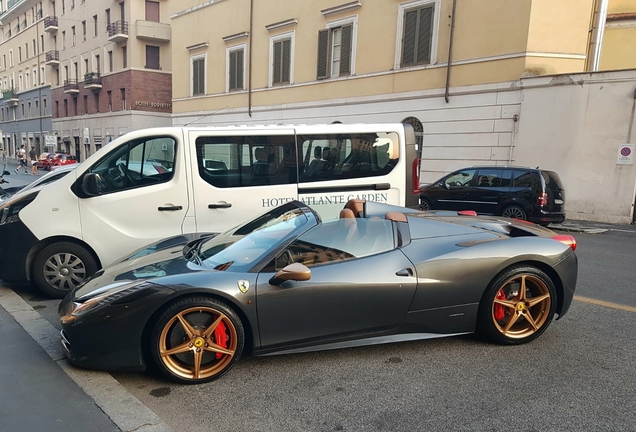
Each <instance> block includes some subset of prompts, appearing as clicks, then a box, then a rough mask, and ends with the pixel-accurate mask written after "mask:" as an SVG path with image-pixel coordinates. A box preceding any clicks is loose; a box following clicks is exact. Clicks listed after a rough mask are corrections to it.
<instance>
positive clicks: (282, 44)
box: [272, 38, 291, 85]
mask: <svg viewBox="0 0 636 432" xmlns="http://www.w3.org/2000/svg"><path fill="white" fill-rule="evenodd" d="M290 71H291V38H290V39H283V40H279V41H276V42H274V46H273V64H272V84H274V85H276V84H289V83H290Z"/></svg>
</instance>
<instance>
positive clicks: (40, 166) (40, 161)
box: [35, 152, 51, 169]
mask: <svg viewBox="0 0 636 432" xmlns="http://www.w3.org/2000/svg"><path fill="white" fill-rule="evenodd" d="M50 154H51V153H47V152H44V153H42V154H40V156H39V157H38V160H37V161H35V166H36V167H38V169H44V161H45V160H47V159H48V157H49V155H50Z"/></svg>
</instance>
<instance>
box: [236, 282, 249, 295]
mask: <svg viewBox="0 0 636 432" xmlns="http://www.w3.org/2000/svg"><path fill="white" fill-rule="evenodd" d="M238 287H239V289H240V290H241V292H242V293H246V292H247V290H248V289H250V281H246V280H240V281H238Z"/></svg>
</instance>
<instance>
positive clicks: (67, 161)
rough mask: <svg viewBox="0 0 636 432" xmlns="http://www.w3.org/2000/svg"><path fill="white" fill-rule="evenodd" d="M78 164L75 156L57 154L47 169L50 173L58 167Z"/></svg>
mask: <svg viewBox="0 0 636 432" xmlns="http://www.w3.org/2000/svg"><path fill="white" fill-rule="evenodd" d="M76 163H77V158H76V157H75V156H74V155H70V154H61V153H57V154H56V155H55V157H54V158H53V159H51V161H50V162H49V165H48V167H47V169H48V170H49V171H50V170H52V169H55V167H58V166H62V165H71V164H76Z"/></svg>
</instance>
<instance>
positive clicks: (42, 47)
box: [40, 35, 44, 52]
mask: <svg viewBox="0 0 636 432" xmlns="http://www.w3.org/2000/svg"><path fill="white" fill-rule="evenodd" d="M40 52H44V35H40Z"/></svg>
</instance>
